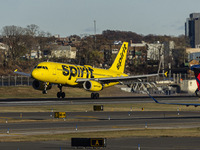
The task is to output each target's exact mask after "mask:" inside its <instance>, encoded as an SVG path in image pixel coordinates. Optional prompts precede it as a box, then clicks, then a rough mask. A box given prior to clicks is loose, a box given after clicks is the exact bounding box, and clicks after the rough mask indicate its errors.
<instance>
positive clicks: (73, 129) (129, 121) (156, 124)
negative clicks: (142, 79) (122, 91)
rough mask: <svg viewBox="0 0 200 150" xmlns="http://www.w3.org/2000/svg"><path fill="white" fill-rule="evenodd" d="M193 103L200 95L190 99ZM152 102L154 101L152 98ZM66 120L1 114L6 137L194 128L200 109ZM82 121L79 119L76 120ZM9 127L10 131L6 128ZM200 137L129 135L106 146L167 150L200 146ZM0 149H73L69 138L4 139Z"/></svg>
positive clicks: (0, 132)
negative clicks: (5, 140)
mask: <svg viewBox="0 0 200 150" xmlns="http://www.w3.org/2000/svg"><path fill="white" fill-rule="evenodd" d="M163 99H164V100H166V101H179V102H181V101H188V97H187V98H183V97H181V98H178V97H173V98H171V99H169V98H163ZM189 100H192V101H194V102H196V101H198V99H197V98H193V97H191V98H189ZM151 101H152V100H151V99H149V98H135V99H133V98H127V99H126V98H122V99H119V98H118V99H117V100H115V99H107V98H105V99H104V98H103V99H99V100H92V101H91V100H90V99H78V100H77V99H74V100H71V101H61V100H60V101H55V100H50V101H48V100H45V101H42V102H41V101H35V100H32V99H31V100H28V101H20V100H17V101H10V102H5V101H3V102H0V105H1V106H19V105H22V106H23V105H28V106H29V105H33V106H34V105H44V104H47V105H49V103H50V104H51V105H52V104H54V103H55V104H58V105H62V104H70V105H74V104H85V103H90V104H103V103H138V102H143V103H146V102H151ZM152 102H153V101H152ZM66 113H67V118H66V119H58V120H57V119H53V117H52V116H53V113H52V112H45V113H43V112H38V113H36V112H29V113H23V114H21V113H11V112H7V113H0V120H1V121H2V122H3V123H1V124H0V138H3V137H4V136H16V135H39V134H49V135H52V134H56V133H58V134H59V133H77V132H93V131H119V130H130V129H137V128H138V129H141V128H145V126H146V125H147V126H148V128H152V129H176V128H192V127H200V113H199V111H198V110H197V111H180V112H177V111H149V112H148V111H128V112H66ZM11 118H12V119H15V120H23V121H24V122H19V123H11V122H9V119H11ZM26 120H37V121H36V122H35V121H34V122H30V121H29V122H26ZM77 120H79V121H77ZM8 130H9V134H7V131H8ZM199 140H200V138H191V137H184V138H174V137H159V138H156V137H154V138H149V137H130V138H116V139H108V140H107V142H108V145H107V148H106V149H111V150H112V149H113V150H121V149H127V150H129V149H138V144H140V146H141V150H143V149H149V150H151V149H152V150H153V149H154V150H155V149H158V150H165V149H180V150H185V149H190V150H192V149H199V146H200V142H199ZM0 149H6V150H11V149H12V150H13V149H14V150H15V149H16V150H25V149H29V150H32V149H34V150H35V149H37V150H46V149H48V150H54V149H55V150H57V149H58V150H61V149H74V148H71V142H70V141H46V142H42V141H41V142H11V143H10V142H5V143H0Z"/></svg>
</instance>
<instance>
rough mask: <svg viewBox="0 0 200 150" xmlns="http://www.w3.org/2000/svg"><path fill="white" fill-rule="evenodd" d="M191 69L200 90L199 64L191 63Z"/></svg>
mask: <svg viewBox="0 0 200 150" xmlns="http://www.w3.org/2000/svg"><path fill="white" fill-rule="evenodd" d="M191 70H192V71H194V75H195V79H196V81H197V87H198V90H200V65H193V66H192V67H191Z"/></svg>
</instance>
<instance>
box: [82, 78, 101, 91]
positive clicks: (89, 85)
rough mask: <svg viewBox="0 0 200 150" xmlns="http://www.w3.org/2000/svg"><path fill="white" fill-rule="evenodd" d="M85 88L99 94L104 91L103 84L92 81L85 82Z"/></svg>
mask: <svg viewBox="0 0 200 150" xmlns="http://www.w3.org/2000/svg"><path fill="white" fill-rule="evenodd" d="M83 88H84V89H85V90H87V91H92V92H98V91H101V90H102V89H103V86H102V84H101V83H99V82H97V81H93V80H91V81H85V82H84V83H83Z"/></svg>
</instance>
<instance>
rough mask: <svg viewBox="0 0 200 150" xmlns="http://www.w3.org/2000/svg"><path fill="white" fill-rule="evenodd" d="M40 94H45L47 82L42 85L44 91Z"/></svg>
mask: <svg viewBox="0 0 200 150" xmlns="http://www.w3.org/2000/svg"><path fill="white" fill-rule="evenodd" d="M42 94H47V82H45V83H44V90H43V91H42Z"/></svg>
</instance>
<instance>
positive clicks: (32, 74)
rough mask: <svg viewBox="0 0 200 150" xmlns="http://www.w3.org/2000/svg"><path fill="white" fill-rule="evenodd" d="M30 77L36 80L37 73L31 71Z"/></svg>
mask: <svg viewBox="0 0 200 150" xmlns="http://www.w3.org/2000/svg"><path fill="white" fill-rule="evenodd" d="M31 77H32V78H34V79H37V77H38V71H37V70H35V69H34V70H33V71H32V73H31Z"/></svg>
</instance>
